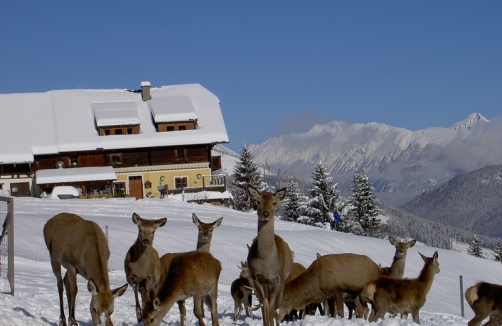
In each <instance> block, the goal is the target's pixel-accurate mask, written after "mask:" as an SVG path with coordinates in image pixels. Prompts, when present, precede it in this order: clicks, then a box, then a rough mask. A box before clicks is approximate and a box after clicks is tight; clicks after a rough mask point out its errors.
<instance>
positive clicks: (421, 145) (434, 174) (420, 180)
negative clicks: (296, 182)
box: [249, 113, 502, 206]
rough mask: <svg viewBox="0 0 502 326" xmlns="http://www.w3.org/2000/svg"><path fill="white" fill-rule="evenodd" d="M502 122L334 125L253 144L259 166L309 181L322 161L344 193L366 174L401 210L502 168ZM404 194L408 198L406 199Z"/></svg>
mask: <svg viewBox="0 0 502 326" xmlns="http://www.w3.org/2000/svg"><path fill="white" fill-rule="evenodd" d="M501 142H502V123H500V121H488V120H487V119H486V118H484V117H483V116H481V115H480V114H478V113H474V114H471V115H470V116H469V117H467V118H466V119H465V120H464V121H460V122H457V123H455V124H454V125H453V126H452V127H451V128H437V127H431V128H426V129H423V130H417V131H410V130H407V129H403V128H397V127H392V126H388V125H385V124H381V123H368V124H357V123H347V122H342V121H331V122H329V123H326V124H323V125H316V126H314V127H313V128H312V129H311V130H309V131H308V132H306V133H302V134H298V133H292V134H287V135H283V136H281V137H277V138H270V139H268V140H267V141H265V142H263V143H262V144H258V145H251V146H249V149H250V150H251V152H252V153H253V155H254V157H255V160H256V162H257V163H258V164H260V165H263V166H269V167H270V170H271V171H277V169H279V168H281V169H285V170H287V171H289V172H292V173H294V174H295V175H296V176H298V177H300V178H303V179H308V178H309V177H310V176H311V173H312V171H313V169H314V166H315V164H316V162H317V161H318V160H321V161H323V164H324V166H325V167H326V169H327V170H328V171H329V172H330V173H331V175H332V176H333V178H334V180H335V182H337V183H338V184H339V189H340V190H342V191H345V190H347V189H349V187H350V182H351V178H352V176H353V171H354V170H355V169H359V170H362V169H365V170H366V171H367V175H368V177H369V178H370V180H371V181H372V183H373V186H374V187H375V190H376V191H377V192H391V193H399V194H400V196H382V200H385V201H386V202H388V203H390V204H392V205H395V206H397V205H402V204H404V203H406V202H407V201H409V200H410V199H411V198H413V197H414V196H416V195H417V194H420V193H421V192H423V191H426V190H431V189H433V188H434V187H436V186H437V185H440V184H442V183H444V182H446V181H448V180H449V179H451V178H452V177H454V176H456V175H459V174H463V173H466V172H470V171H473V170H476V169H479V168H481V167H484V166H488V165H493V164H499V162H501V161H502V153H501V152H500V151H496V150H494V149H495V148H496V146H497V144H500V143H501ZM402 194H404V195H402Z"/></svg>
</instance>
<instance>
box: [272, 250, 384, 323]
mask: <svg viewBox="0 0 502 326" xmlns="http://www.w3.org/2000/svg"><path fill="white" fill-rule="evenodd" d="M379 274H380V267H378V265H377V264H376V263H375V262H374V261H373V260H371V259H370V258H368V257H367V256H363V255H356V254H350V253H346V254H331V255H325V256H321V257H319V258H317V259H316V260H314V261H313V262H312V264H310V266H309V267H308V268H307V270H306V271H305V272H303V273H302V274H301V275H300V276H299V277H297V278H296V279H294V280H293V281H291V282H289V283H287V284H286V285H285V286H284V292H283V295H282V301H281V304H280V307H279V316H278V317H279V319H282V318H283V317H284V316H285V315H286V314H288V313H289V312H290V311H291V310H292V309H297V310H298V309H302V308H303V307H305V306H306V305H307V304H309V303H312V302H325V301H326V300H328V299H335V302H336V306H337V310H338V312H339V314H341V317H342V318H343V293H344V292H348V293H353V294H358V293H359V292H361V290H362V289H363V287H364V285H365V284H366V283H367V282H369V281H370V280H372V279H373V278H375V277H377V276H378V275H379Z"/></svg>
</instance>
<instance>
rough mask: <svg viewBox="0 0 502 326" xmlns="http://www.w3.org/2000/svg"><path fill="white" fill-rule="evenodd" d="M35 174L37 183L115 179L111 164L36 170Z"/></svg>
mask: <svg viewBox="0 0 502 326" xmlns="http://www.w3.org/2000/svg"><path fill="white" fill-rule="evenodd" d="M35 175H36V182H37V184H47V183H63V182H81V181H92V180H95V181H98V180H117V175H116V174H115V170H114V169H113V167H111V166H101V167H83V168H78V169H74V168H67V169H47V170H38V171H37V172H36V173H35Z"/></svg>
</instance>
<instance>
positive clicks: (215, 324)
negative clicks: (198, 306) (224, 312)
mask: <svg viewBox="0 0 502 326" xmlns="http://www.w3.org/2000/svg"><path fill="white" fill-rule="evenodd" d="M217 299H218V283H216V285H215V286H214V287H213V288H212V289H211V291H210V292H209V295H208V296H207V301H208V302H209V307H210V309H211V325H212V326H219V324H220V323H219V321H218V304H217V302H216V301H217Z"/></svg>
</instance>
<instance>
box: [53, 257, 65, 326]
mask: <svg viewBox="0 0 502 326" xmlns="http://www.w3.org/2000/svg"><path fill="white" fill-rule="evenodd" d="M51 265H52V271H53V272H54V275H55V276H56V281H57V286H58V296H59V326H66V317H65V313H64V302H63V291H64V287H63V278H62V276H61V265H60V264H59V263H58V262H57V261H56V260H55V259H54V258H53V257H52V255H51Z"/></svg>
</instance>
